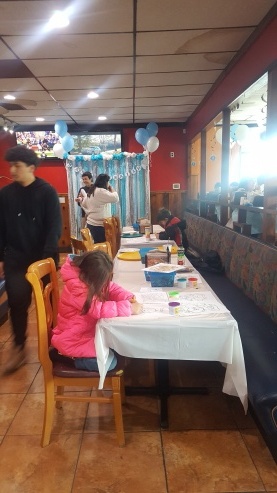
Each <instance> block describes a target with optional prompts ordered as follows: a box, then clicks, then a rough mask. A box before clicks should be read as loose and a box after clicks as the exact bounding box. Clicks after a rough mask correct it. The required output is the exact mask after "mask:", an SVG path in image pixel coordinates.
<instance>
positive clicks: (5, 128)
mask: <svg viewBox="0 0 277 493" xmlns="http://www.w3.org/2000/svg"><path fill="white" fill-rule="evenodd" d="M3 130H5V132H7V131H8V130H9V127H8V125H7V123H6V122H4V127H3Z"/></svg>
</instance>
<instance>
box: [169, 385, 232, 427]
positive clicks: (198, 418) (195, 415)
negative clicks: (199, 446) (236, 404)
mask: <svg viewBox="0 0 277 493" xmlns="http://www.w3.org/2000/svg"><path fill="white" fill-rule="evenodd" d="M168 408H169V428H170V430H190V429H193V430H197V429H198V430H213V429H214V430H220V429H237V425H236V423H235V421H234V417H233V415H232V412H231V411H230V409H229V407H228V404H227V402H226V399H225V396H224V394H222V392H220V391H217V392H215V391H210V393H209V394H207V395H172V396H170V398H169V401H168Z"/></svg>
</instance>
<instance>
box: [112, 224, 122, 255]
mask: <svg viewBox="0 0 277 493" xmlns="http://www.w3.org/2000/svg"><path fill="white" fill-rule="evenodd" d="M112 221H113V223H114V229H115V238H116V250H117V252H118V250H119V249H120V244H121V225H120V219H119V216H112Z"/></svg>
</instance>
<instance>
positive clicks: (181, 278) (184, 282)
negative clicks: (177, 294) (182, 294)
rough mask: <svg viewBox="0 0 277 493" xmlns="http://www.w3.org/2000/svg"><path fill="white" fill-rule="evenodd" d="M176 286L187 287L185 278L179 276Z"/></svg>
mask: <svg viewBox="0 0 277 493" xmlns="http://www.w3.org/2000/svg"><path fill="white" fill-rule="evenodd" d="M177 286H178V288H180V289H185V288H186V287H187V278H186V277H179V279H178V280H177Z"/></svg>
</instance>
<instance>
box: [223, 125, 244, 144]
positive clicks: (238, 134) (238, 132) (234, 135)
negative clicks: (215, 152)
mask: <svg viewBox="0 0 277 493" xmlns="http://www.w3.org/2000/svg"><path fill="white" fill-rule="evenodd" d="M248 136H249V127H248V126H247V125H239V124H237V123H235V124H234V125H231V127H230V139H231V140H232V141H234V142H238V141H239V142H242V141H244V140H246V139H247V138H248ZM215 138H216V140H217V142H219V144H222V128H219V129H218V130H217V131H216V133H215Z"/></svg>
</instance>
